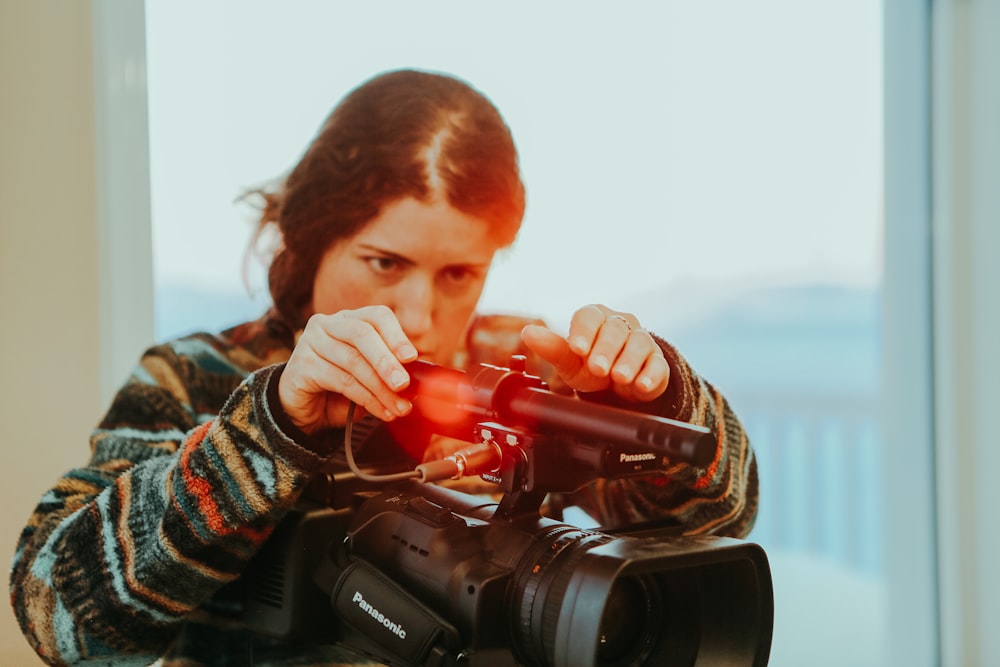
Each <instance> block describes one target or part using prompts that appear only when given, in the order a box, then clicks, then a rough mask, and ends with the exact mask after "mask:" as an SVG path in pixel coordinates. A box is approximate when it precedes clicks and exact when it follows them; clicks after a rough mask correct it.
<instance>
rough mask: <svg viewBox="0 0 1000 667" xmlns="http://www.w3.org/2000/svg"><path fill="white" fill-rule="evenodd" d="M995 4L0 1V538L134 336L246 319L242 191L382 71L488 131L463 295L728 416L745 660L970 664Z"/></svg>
mask: <svg viewBox="0 0 1000 667" xmlns="http://www.w3.org/2000/svg"><path fill="white" fill-rule="evenodd" d="M997 7H998V5H997V4H996V3H991V2H988V1H986V0H968V1H965V2H958V1H954V2H935V3H914V2H904V1H903V0H897V1H893V0H884V1H883V2H874V1H872V0H846V1H845V0H841V1H838V2H834V1H833V0H808V1H802V0H759V1H757V2H753V3H747V2H742V1H739V0H719V1H716V2H700V3H696V2H685V1H683V0H666V1H658V2H653V1H651V0H650V1H644V2H643V1H627V2H621V3H614V4H609V3H599V2H581V1H576V2H549V3H532V2H528V1H526V0H520V1H511V2H507V3H504V4H503V5H502V6H498V5H493V4H486V3H469V2H458V1H442V0H430V1H427V2H423V3H420V5H419V6H418V5H416V4H413V3H407V2H402V1H396V2H391V1H387V0H384V1H375V2H368V3H354V4H351V5H348V4H346V3H328V2H321V1H319V0H295V1H292V2H281V3H278V2H275V1H274V0H244V1H242V2H229V1H222V0H207V1H206V0H201V1H200V2H194V1H193V0H174V1H172V2H166V1H165V0H164V1H157V0H147V2H145V3H143V2H124V1H121V2H116V1H114V0H104V1H92V2H79V3H74V4H72V5H66V4H64V3H57V2H51V1H43V2H28V1H27V0H0V95H2V98H0V99H2V106H0V114H2V115H0V212H2V215H0V233H2V236H0V276H2V278H0V312H2V313H3V317H4V323H3V327H2V328H0V335H2V336H3V339H2V344H0V354H3V355H4V356H3V362H2V363H3V366H4V367H5V368H7V369H8V371H9V372H10V375H9V376H8V381H7V382H5V383H2V389H0V392H2V393H0V444H2V446H3V448H4V452H5V453H6V457H5V465H4V466H3V471H4V472H3V474H4V478H3V484H2V487H0V488H2V493H3V494H4V497H3V503H4V504H3V506H4V512H3V518H2V520H3V522H4V523H3V526H4V529H3V532H2V535H0V544H2V545H4V546H5V547H6V551H7V553H9V554H12V553H13V545H14V540H15V539H16V535H17V532H18V531H19V530H20V528H21V526H22V525H23V522H24V520H25V518H26V517H27V516H28V514H29V513H30V511H31V508H32V506H33V504H34V503H35V502H36V501H37V499H38V497H39V496H40V495H41V493H43V492H44V491H45V490H46V489H47V488H48V487H49V486H50V485H51V484H52V482H53V481H54V480H55V479H56V478H57V477H58V475H59V474H60V473H61V472H63V471H64V470H65V469H66V468H68V467H71V466H74V465H77V464H78V463H81V462H83V461H84V460H85V459H86V456H87V449H86V447H87V445H86V437H87V434H88V432H89V429H90V427H91V425H92V424H93V423H94V422H95V421H96V420H97V418H98V417H99V415H100V413H101V411H102V410H103V409H104V408H105V406H106V404H107V401H108V399H109V398H110V395H111V393H112V392H113V391H114V390H115V389H116V387H117V386H118V384H120V383H121V382H122V381H123V380H124V378H125V376H126V374H127V373H128V371H129V370H130V368H131V366H132V365H133V364H134V363H135V361H136V360H137V358H138V355H139V353H140V352H141V350H142V349H143V348H144V347H146V346H148V345H149V344H152V343H153V342H156V341H159V340H163V339H165V338H169V337H173V336H175V335H179V334H183V333H187V332H190V331H193V330H219V329H221V328H224V327H227V326H229V325H231V324H234V323H237V322H239V321H242V320H245V319H249V318H254V317H257V316H258V315H260V314H261V313H262V312H263V311H264V310H265V309H266V308H267V305H268V296H267V293H266V288H265V285H264V280H263V275H264V273H263V270H262V267H261V265H260V264H259V263H257V262H256V261H255V260H253V259H252V258H251V259H250V260H249V261H245V260H246V257H245V251H246V244H247V241H248V239H249V236H250V233H251V231H252V228H253V224H254V213H255V211H254V210H253V208H252V207H249V206H247V205H245V204H242V203H240V202H238V201H237V200H238V199H239V197H240V195H241V194H242V193H243V192H244V191H245V190H246V189H249V188H253V187H255V186H257V185H260V184H262V183H266V182H268V181H271V180H272V179H275V178H280V177H281V176H282V175H283V173H284V172H285V171H286V170H287V169H289V168H290V167H291V166H292V165H293V164H294V163H295V161H296V160H297V159H298V157H299V155H300V154H301V152H302V150H303V149H304V148H305V146H306V144H307V143H308V142H309V141H310V139H311V138H312V136H313V135H314V133H315V132H316V130H317V129H318V127H319V125H320V124H321V122H322V121H323V119H324V117H325V115H326V114H327V113H328V111H329V110H330V108H331V107H332V106H333V105H334V104H335V103H336V102H337V101H338V100H339V99H340V97H342V96H343V95H344V94H345V93H346V92H348V91H349V90H350V89H351V88H352V87H353V86H355V85H357V84H358V83H360V82H361V81H362V80H364V79H366V78H368V77H370V76H371V75H373V74H375V73H377V72H379V71H382V70H386V69H393V68H397V67H416V68H422V69H431V70H439V71H445V72H449V73H452V74H456V75H458V76H460V77H462V78H465V79H466V80H468V81H470V82H471V83H473V85H475V86H476V87H478V88H480V89H481V90H482V91H484V92H485V93H486V94H487V95H488V96H490V97H491V98H492V99H493V101H494V102H495V103H496V104H497V106H498V107H499V108H500V110H501V112H502V113H503V114H504V115H505V117H506V119H507V121H508V123H509V125H510V126H511V129H512V131H513V133H514V136H515V140H516V141H517V143H518V147H519V150H520V153H521V159H522V167H523V171H524V178H525V181H526V184H527V187H528V210H527V216H526V220H525V224H524V228H523V232H522V235H521V237H520V238H519V240H518V241H517V243H516V244H515V246H514V247H513V248H512V249H511V250H510V251H509V252H508V253H507V254H505V255H504V256H503V257H502V258H500V260H499V262H498V265H497V266H496V268H495V270H494V271H493V273H492V274H491V277H490V281H489V283H488V285H487V288H486V292H485V294H484V297H483V302H482V309H483V310H485V311H504V312H518V313H524V314H530V315H540V316H542V317H545V318H546V319H547V320H548V321H549V322H550V323H551V324H552V325H553V326H554V327H556V328H564V327H565V326H566V324H567V322H568V318H569V316H570V314H571V313H572V312H573V310H575V309H576V308H577V307H579V306H580V305H583V304H585V303H590V302H602V303H607V304H609V305H611V306H614V307H616V308H619V309H622V310H630V311H632V312H634V313H636V314H637V315H638V316H639V318H640V320H641V321H642V322H643V323H644V324H645V326H646V327H647V328H649V329H651V330H653V331H655V332H657V333H659V334H661V335H662V336H664V337H665V338H667V339H668V340H670V341H672V342H673V343H674V344H676V345H677V347H678V348H679V349H680V350H681V351H682V353H684V354H685V356H687V357H688V359H689V360H690V361H691V363H692V364H693V365H694V366H695V368H696V369H698V370H699V371H700V372H701V373H702V374H703V375H704V376H705V377H707V378H708V379H709V380H710V381H711V382H713V383H714V384H716V385H717V386H719V387H720V388H722V389H723V391H724V392H725V393H726V395H727V397H728V398H729V399H730V400H731V402H732V403H733V405H734V407H735V408H736V410H737V412H738V414H739V415H740V416H741V417H742V419H743V420H744V422H745V424H746V426H747V430H748V432H749V434H750V437H751V440H752V442H753V444H754V447H755V448H756V451H757V454H758V457H759V464H760V476H761V505H760V514H759V517H758V520H757V525H756V527H755V528H754V531H753V533H752V535H751V536H750V539H751V540H753V541H755V542H758V543H760V544H761V545H762V546H764V548H765V549H766V550H767V553H768V556H769V559H770V561H771V567H772V575H773V578H774V587H775V630H774V639H773V647H772V654H771V655H772V659H771V663H770V664H772V665H776V666H788V667H793V666H799V665H806V664H807V665H831V666H832V665H839V666H843V665H852V666H859V667H861V666H868V665H871V666H877V665H906V666H908V667H909V666H911V665H989V664H1000V639H998V638H996V637H994V636H991V633H990V632H989V629H990V628H992V627H993V626H994V625H995V623H996V621H997V620H998V619H1000V607H998V604H1000V603H998V601H997V599H998V596H997V595H995V593H998V592H1000V591H998V576H997V575H996V574H994V573H992V571H991V568H990V565H989V564H990V563H991V562H992V557H993V547H994V542H995V541H996V540H997V538H996V537H994V536H993V535H992V534H991V533H990V529H991V528H993V527H994V526H995V522H991V521H990V520H988V518H987V517H988V516H989V514H988V512H989V511H990V509H991V507H992V505H993V503H994V502H996V498H995V495H996V493H995V492H994V491H993V487H994V486H995V485H994V484H992V483H991V481H992V480H991V478H990V477H989V476H988V475H989V473H988V471H989V470H991V469H993V465H995V464H1000V461H998V460H997V457H998V454H997V453H995V452H994V451H992V450H993V449H995V448H993V447H991V446H990V445H991V444H992V443H991V442H990V440H991V438H989V435H988V432H987V428H988V424H989V421H988V420H989V416H990V412H989V410H990V407H991V406H992V404H993V403H994V402H995V401H996V399H997V398H1000V380H998V379H997V378H998V377H1000V362H998V353H997V351H996V350H995V349H994V346H993V345H992V341H994V340H996V339H997V338H998V336H1000V313H998V307H997V304H996V298H995V296H993V293H992V287H991V286H992V285H995V284H996V283H997V280H998V279H1000V269H997V268H996V266H995V265H996V263H995V262H994V261H992V259H993V258H992V254H993V253H994V252H996V251H997V250H1000V230H998V225H997V224H996V222H997V218H998V217H1000V195H997V194H995V193H994V190H996V188H994V187H992V186H993V185H994V183H993V182H994V181H995V180H996V179H995V176H994V175H995V174H996V173H998V170H1000V136H998V133H997V130H996V124H995V122H994V120H993V119H995V118H996V117H998V113H1000V82H998V80H997V77H996V75H995V71H996V67H997V66H998V65H1000V46H997V45H995V44H994V43H993V40H992V37H991V36H990V35H991V34H994V33H991V30H993V31H995V30H996V29H997V28H1000V10H998V9H997ZM991 72H993V73H991ZM988 438H989V439H988ZM0 631H2V633H3V634H0V662H3V664H31V661H32V657H31V656H32V654H31V653H30V651H28V649H27V646H26V643H25V642H24V640H23V639H22V638H21V637H20V635H19V633H18V631H17V629H16V626H15V624H14V621H13V618H12V615H11V614H10V613H9V612H7V613H4V614H2V615H0Z"/></svg>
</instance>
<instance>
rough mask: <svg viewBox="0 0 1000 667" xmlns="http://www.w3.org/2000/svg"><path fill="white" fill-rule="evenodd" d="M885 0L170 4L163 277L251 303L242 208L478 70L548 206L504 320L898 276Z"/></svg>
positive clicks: (158, 219) (542, 207)
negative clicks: (371, 98) (308, 163)
mask: <svg viewBox="0 0 1000 667" xmlns="http://www.w3.org/2000/svg"><path fill="white" fill-rule="evenodd" d="M501 7H502V8H501ZM879 7H880V5H879V3H871V2H868V1H867V0H849V1H840V2H838V1H836V0H822V1H820V0H815V1H811V2H802V1H801V0H759V1H757V2H754V3H746V2H743V1H741V0H717V1H713V2H690V1H681V0H675V1H663V0H659V1H653V0H650V1H645V2H637V1H631V2H622V3H613V4H612V3H605V2H593V1H582V2H581V1H575V2H567V1H553V2H546V3H538V2H530V1H526V0H517V1H513V2H506V3H503V5H498V4H496V3H476V2H457V1H454V2H442V1H440V0H433V1H431V2H422V3H411V2H403V1H381V2H379V1H374V2H366V3H338V2H324V1H321V0H292V1H290V2H280V3H279V2H274V1H270V0H244V1H241V2H231V1H223V0H208V1H205V0H199V1H194V0H170V1H169V2H168V1H167V0H149V1H148V2H147V10H146V11H147V16H146V18H147V32H148V34H147V59H148V83H149V103H150V116H149V118H150V154H151V176H152V203H153V229H154V261H155V277H156V281H157V285H158V286H162V285H168V284H183V285H202V286H205V285H210V286H212V287H213V288H214V289H217V290H220V291H228V290H231V291H233V292H234V293H240V292H244V291H245V290H244V287H243V282H242V272H243V252H244V249H245V245H246V240H247V239H248V238H249V234H250V231H251V223H252V217H253V215H252V214H253V211H252V209H250V208H248V207H246V206H241V205H238V204H236V203H235V200H236V199H237V197H238V196H239V195H240V193H241V192H242V191H243V190H244V189H245V188H250V187H254V186H256V185H259V184H261V183H263V182H266V181H268V180H270V179H273V178H276V177H280V176H281V175H282V174H283V173H284V172H285V171H286V170H288V169H289V168H290V167H291V166H292V165H293V164H294V163H295V161H296V160H297V158H298V157H299V155H300V154H301V152H302V150H303V149H304V148H305V146H306V144H307V143H308V142H309V141H310V139H311V138H312V136H313V135H314V133H315V132H316V130H317V129H318V127H319V125H320V123H321V122H322V120H323V119H324V118H325V116H326V114H327V113H328V112H329V110H330V109H331V108H332V107H333V106H334V105H335V103H336V102H337V101H338V100H339V99H340V98H341V97H342V96H343V95H344V94H345V93H346V92H348V90H350V89H351V88H352V87H354V86H355V85H357V84H358V83H360V82H361V81H363V80H364V79H367V78H368V77H370V76H371V75H373V74H375V73H377V72H379V71H382V70H386V69H393V68H397V67H417V68H422V69H432V70H440V71H446V72H449V73H452V74H455V75H458V76H460V77H462V78H465V79H466V80H468V81H469V82H471V83H472V84H473V85H475V86H476V87H478V88H479V89H480V90H482V91H483V92H485V93H486V94H487V95H488V96H489V97H490V98H491V99H492V100H493V101H494V102H495V103H496V105H497V106H498V107H499V109H500V110H501V113H503V114H504V116H505V118H506V119H507V122H508V124H509V125H510V126H511V129H512V131H513V134H514V137H515V141H516V142H517V144H518V148H519V150H520V154H521V165H522V169H523V175H524V179H525V182H526V184H527V188H528V210H527V214H526V218H525V222H524V226H523V231H522V233H521V236H520V237H519V240H518V241H517V243H516V244H515V246H514V247H513V248H512V249H511V250H510V251H508V253H507V254H505V255H504V256H503V257H501V258H500V259H499V260H498V261H497V263H496V266H495V268H494V271H493V272H492V273H491V277H490V280H489V281H488V283H487V286H486V290H485V292H484V295H483V300H482V305H483V309H484V310H505V311H516V312H525V313H531V314H539V315H542V316H546V317H549V318H550V320H554V321H562V320H565V319H566V318H567V317H568V315H569V313H570V312H572V310H574V309H575V308H576V307H578V306H581V305H583V304H585V303H590V302H594V301H599V302H604V303H608V304H609V305H612V306H613V305H614V303H615V300H616V299H623V298H626V297H627V296H629V295H631V294H633V293H636V292H648V291H650V290H658V289H661V288H662V289H665V290H674V291H683V292H692V293H698V294H712V293H728V292H731V291H733V290H736V289H744V288H746V287H747V286H750V285H768V284H796V283H802V284H808V283H816V282H818V283H832V284H846V285H862V286H872V285H875V284H877V282H878V280H879V277H880V270H881V246H880V241H881V236H880V234H881V231H880V230H881V186H882V183H881V169H882V163H881V100H880V90H881V81H880V76H881V51H880V45H881V42H880V39H881V26H880V16H879ZM260 275H261V272H260V271H257V272H255V273H253V274H251V287H252V289H256V290H258V291H259V290H260V288H261V285H262V284H263V283H262V280H261V278H260Z"/></svg>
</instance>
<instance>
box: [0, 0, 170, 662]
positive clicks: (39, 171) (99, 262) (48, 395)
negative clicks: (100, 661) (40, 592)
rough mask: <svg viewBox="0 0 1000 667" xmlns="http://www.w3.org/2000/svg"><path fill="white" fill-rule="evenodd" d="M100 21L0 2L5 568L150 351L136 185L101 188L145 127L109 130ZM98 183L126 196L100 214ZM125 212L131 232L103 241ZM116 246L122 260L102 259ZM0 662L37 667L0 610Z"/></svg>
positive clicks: (142, 218) (100, 14) (117, 122)
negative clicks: (113, 395) (28, 524)
mask: <svg viewBox="0 0 1000 667" xmlns="http://www.w3.org/2000/svg"><path fill="white" fill-rule="evenodd" d="M141 10H142V4H141V3H132V4H129V5H125V4H119V6H118V7H117V8H116V14H115V20H117V21H122V20H132V21H136V20H137V21H138V30H136V29H135V28H133V29H132V30H131V34H132V35H133V36H137V37H139V38H141V36H142V32H141V30H142V27H141V26H142V21H141V19H142V11H141ZM136 11H138V15H137V17H136V14H135V12H136ZM109 16H111V13H110V12H109V11H108V7H107V6H106V5H105V4H104V3H103V2H100V1H98V2H95V3H91V2H84V1H82V0H81V1H78V2H59V1H58V0H2V1H0V320H2V324H0V368H2V369H3V376H2V381H0V447H2V448H3V462H2V465H0V507H2V508H3V509H2V512H0V558H4V559H8V562H9V559H10V558H11V557H12V556H13V553H14V545H15V541H16V538H17V535H18V534H19V533H20V531H21V529H22V527H23V526H24V524H25V521H26V519H27V518H28V515H29V514H30V513H31V511H32V509H33V507H34V504H35V503H36V502H37V500H38V499H39V498H40V497H41V494H42V493H43V492H44V491H45V490H47V489H48V488H49V487H51V486H52V484H53V482H55V480H56V479H57V478H58V476H59V475H60V474H62V473H63V472H65V470H66V469H67V468H68V467H71V466H72V465H75V464H77V463H84V462H85V461H86V459H87V457H88V454H89V450H88V444H87V441H86V434H87V433H88V432H89V431H90V428H91V427H92V426H93V424H94V422H95V421H96V419H97V418H98V416H99V415H100V412H101V410H102V409H103V407H104V405H105V403H106V399H107V396H108V392H109V388H110V387H111V386H114V385H116V384H119V383H120V382H121V381H122V380H123V379H124V378H123V373H125V372H127V364H129V363H131V362H134V360H135V359H136V358H137V354H138V350H139V348H141V346H142V345H144V344H148V342H149V341H150V340H151V339H152V306H151V303H150V299H151V294H152V290H151V284H152V281H151V276H150V275H149V264H150V255H149V251H148V243H146V244H145V246H144V245H143V243H142V240H141V239H142V236H143V235H145V236H146V238H148V234H149V231H148V228H149V214H148V184H144V183H143V181H142V178H143V176H142V174H143V172H142V169H141V167H140V168H139V169H138V171H135V169H136V167H135V165H132V169H133V171H132V174H133V176H132V177H126V178H120V177H115V176H113V172H114V171H116V170H122V169H124V170H125V171H128V169H129V166H128V165H127V164H125V163H123V157H122V155H121V154H119V153H116V152H115V150H114V147H115V146H116V145H118V146H120V145H121V141H122V139H121V134H120V133H121V132H123V131H125V132H127V131H131V132H132V133H133V137H134V136H135V133H136V132H139V133H142V135H143V136H141V137H140V138H139V139H138V140H139V141H145V136H144V132H145V129H144V128H145V117H144V116H133V119H135V118H138V119H139V122H138V125H136V124H134V123H133V124H131V125H130V123H129V121H128V120H127V119H126V118H124V117H122V116H119V117H117V118H110V119H109V115H108V109H107V107H105V103H104V102H105V101H104V100H103V99H102V100H96V99H95V88H101V87H104V91H105V93H107V92H109V91H108V87H111V88H113V89H114V91H116V94H117V97H116V98H115V99H117V100H118V101H119V102H120V103H122V105H123V106H119V107H117V109H118V110H117V111H113V113H126V114H127V113H129V102H128V101H127V100H124V99H123V97H122V95H123V94H124V95H126V97H127V95H128V92H127V91H128V87H127V86H122V85H119V84H120V82H122V81H124V80H125V79H124V73H121V72H119V73H115V72H109V71H107V70H106V69H105V68H104V66H103V62H104V61H103V60H102V58H101V52H102V49H104V48H107V47H108V45H111V44H113V43H114V38H112V39H111V40H110V41H106V40H103V39H102V40H101V41H102V45H101V48H99V49H96V50H95V49H94V44H93V41H94V34H95V27H96V28H97V33H98V34H101V32H102V31H105V32H108V31H107V28H106V24H107V22H108V17H109ZM95 21H96V22H97V25H96V26H95ZM111 32H114V31H111ZM122 34H125V33H122ZM143 103H144V101H143ZM132 111H134V107H133V108H132ZM109 120H111V121H112V122H110V123H109ZM138 158H139V160H140V161H141V160H143V155H142V153H141V152H140V153H139V155H138ZM130 179H133V180H130ZM112 181H114V182H118V183H121V184H122V185H124V186H126V187H127V188H129V189H130V197H126V198H125V199H124V200H122V201H119V202H118V203H112V202H110V201H109V200H108V196H107V193H108V184H109V183H110V182H112ZM144 192H145V198H146V201H147V205H146V207H145V208H146V211H145V213H143V212H142V203H141V202H142V198H143V193H144ZM130 202H131V203H130ZM136 202H138V205H136ZM130 210H131V211H132V213H135V214H136V217H135V218H134V219H133V220H132V224H131V225H126V226H125V227H124V228H121V227H120V228H118V229H114V228H113V227H112V225H113V224H114V222H115V221H116V220H117V221H118V222H121V220H122V219H123V217H124V216H127V215H129V211H130ZM121 241H125V242H126V243H127V244H128V246H129V247H128V249H127V250H126V249H125V248H124V247H123V248H120V252H115V253H110V252H109V251H111V250H112V249H115V250H116V251H117V250H119V248H118V243H119V242H121ZM144 255H145V256H144ZM130 266H131V269H130V268H129V267H130ZM136 269H138V270H137V271H136ZM130 273H135V275H133V276H131V278H130V279H129V280H122V279H121V278H122V275H121V274H126V275H128V274H130ZM113 282H114V283H116V284H119V285H120V286H119V287H112V286H111V283H113ZM122 286H124V288H125V289H124V290H123V289H122ZM112 333H113V335H112ZM143 339H145V340H143ZM126 359H130V360H131V362H126V361H125V360H126ZM0 664H3V665H29V664H40V663H39V662H38V661H37V658H35V657H34V653H33V652H32V651H31V650H30V649H29V648H28V645H27V642H26V641H25V640H24V639H23V638H22V637H21V634H20V631H19V630H18V629H17V626H16V622H15V620H14V617H13V613H12V612H11V610H10V607H9V606H8V605H6V604H5V605H3V610H2V611H0Z"/></svg>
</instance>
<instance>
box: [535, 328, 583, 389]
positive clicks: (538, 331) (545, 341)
mask: <svg viewBox="0 0 1000 667" xmlns="http://www.w3.org/2000/svg"><path fill="white" fill-rule="evenodd" d="M521 340H523V341H524V344H525V345H527V346H528V349H530V350H531V351H532V352H534V353H535V354H537V355H538V356H539V357H541V358H542V359H544V360H545V361H547V362H548V363H550V364H552V366H553V367H554V368H555V370H556V373H558V374H559V375H560V377H562V378H563V379H569V378H573V377H575V376H576V375H577V373H579V372H580V369H581V368H582V367H583V360H582V359H581V358H580V357H579V356H577V355H576V354H574V353H573V351H572V350H571V349H570V348H569V343H568V342H566V339H565V338H563V337H562V336H560V335H559V334H557V333H556V332H554V331H552V330H551V329H548V328H546V327H543V326H540V325H537V324H529V325H527V326H526V327H524V329H522V330H521Z"/></svg>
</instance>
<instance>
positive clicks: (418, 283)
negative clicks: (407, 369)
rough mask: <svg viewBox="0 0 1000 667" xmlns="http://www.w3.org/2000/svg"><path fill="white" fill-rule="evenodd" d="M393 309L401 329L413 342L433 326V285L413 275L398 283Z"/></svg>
mask: <svg viewBox="0 0 1000 667" xmlns="http://www.w3.org/2000/svg"><path fill="white" fill-rule="evenodd" d="M394 310H395V311H396V319H398V320H399V324H400V326H402V327H403V331H404V332H405V333H406V335H407V336H408V337H409V338H410V339H411V340H414V342H416V340H415V339H418V338H420V337H421V336H424V335H426V334H427V333H429V332H430V331H431V330H432V329H433V326H434V286H433V284H432V283H431V281H429V280H424V279H421V278H417V277H414V278H413V279H412V280H407V281H406V282H405V283H404V284H402V285H400V291H399V294H398V296H397V299H396V307H395V309H394Z"/></svg>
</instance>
